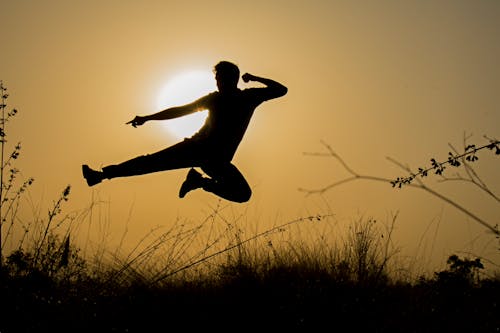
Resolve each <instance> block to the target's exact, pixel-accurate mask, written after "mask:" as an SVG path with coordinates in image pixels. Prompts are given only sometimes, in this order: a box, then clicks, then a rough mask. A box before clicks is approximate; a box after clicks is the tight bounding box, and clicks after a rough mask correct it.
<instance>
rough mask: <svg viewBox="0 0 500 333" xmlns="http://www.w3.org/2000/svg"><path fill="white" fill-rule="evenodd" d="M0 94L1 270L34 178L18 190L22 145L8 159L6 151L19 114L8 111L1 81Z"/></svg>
mask: <svg viewBox="0 0 500 333" xmlns="http://www.w3.org/2000/svg"><path fill="white" fill-rule="evenodd" d="M0 94H1V96H2V103H1V104H0V111H1V114H0V117H1V118H0V270H1V269H2V264H3V251H4V244H5V241H6V239H7V238H8V237H9V235H10V234H11V232H12V229H13V227H14V223H15V220H16V219H15V217H16V215H17V211H18V208H19V204H20V198H21V196H22V194H23V193H24V192H25V191H26V189H27V188H28V187H29V186H30V185H31V184H32V183H33V181H34V179H33V178H31V177H30V178H28V179H26V180H24V181H23V182H22V183H21V184H20V185H19V186H17V188H16V179H17V176H18V174H19V170H18V169H17V168H15V167H14V165H13V163H14V161H15V160H17V158H18V157H19V154H20V151H21V143H20V142H18V143H17V144H16V145H15V146H14V148H13V150H12V152H11V153H10V155H9V156H8V157H6V155H5V149H6V143H7V130H6V126H7V123H8V121H9V120H10V119H11V118H13V117H14V116H15V115H16V114H17V113H18V111H17V109H12V110H11V111H7V98H8V97H9V94H8V93H7V88H6V87H5V86H4V85H3V81H0ZM6 172H8V179H6V176H7V175H6ZM7 219H9V220H7ZM7 223H9V226H8V228H7V232H6V234H5V235H4V233H3V229H4V227H5V225H6V224H7Z"/></svg>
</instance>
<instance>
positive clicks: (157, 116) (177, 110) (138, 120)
mask: <svg viewBox="0 0 500 333" xmlns="http://www.w3.org/2000/svg"><path fill="white" fill-rule="evenodd" d="M205 97H206V96H205ZM205 97H202V98H200V99H198V100H196V101H194V102H193V103H189V104H186V105H182V106H174V107H171V108H168V109H165V110H162V111H159V112H156V113H153V114H150V115H147V116H135V118H134V119H132V120H131V121H129V122H127V123H126V124H127V125H128V124H131V125H132V126H133V127H137V126H141V125H143V124H144V123H145V122H146V121H150V120H168V119H174V118H179V117H182V116H186V115H188V114H191V113H194V112H197V111H201V110H203V109H204V108H203V105H204V98H205Z"/></svg>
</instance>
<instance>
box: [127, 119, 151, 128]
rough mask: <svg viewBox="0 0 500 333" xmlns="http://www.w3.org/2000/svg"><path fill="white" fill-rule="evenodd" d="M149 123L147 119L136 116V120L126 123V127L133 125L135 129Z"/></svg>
mask: <svg viewBox="0 0 500 333" xmlns="http://www.w3.org/2000/svg"><path fill="white" fill-rule="evenodd" d="M146 121H147V119H146V117H141V116H135V118H134V119H132V120H131V121H129V122H127V123H125V124H126V125H128V124H131V125H132V126H133V127H134V128H135V127H137V126H141V125H142V124H144V123H145V122H146Z"/></svg>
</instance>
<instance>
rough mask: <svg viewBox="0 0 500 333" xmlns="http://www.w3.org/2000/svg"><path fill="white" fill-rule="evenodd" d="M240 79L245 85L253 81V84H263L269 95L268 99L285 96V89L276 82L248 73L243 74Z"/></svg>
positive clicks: (286, 89) (286, 90)
mask: <svg viewBox="0 0 500 333" xmlns="http://www.w3.org/2000/svg"><path fill="white" fill-rule="evenodd" d="M241 78H242V79H243V81H244V82H245V83H246V82H248V81H255V82H259V83H262V84H264V85H265V86H266V90H268V91H269V93H270V96H269V97H270V98H277V97H281V96H284V95H286V93H287V92H288V88H287V87H285V86H284V85H282V84H281V83H279V82H276V81H274V80H271V79H267V78H264V77H260V76H256V75H252V74H249V73H245V74H243V76H242V77H241Z"/></svg>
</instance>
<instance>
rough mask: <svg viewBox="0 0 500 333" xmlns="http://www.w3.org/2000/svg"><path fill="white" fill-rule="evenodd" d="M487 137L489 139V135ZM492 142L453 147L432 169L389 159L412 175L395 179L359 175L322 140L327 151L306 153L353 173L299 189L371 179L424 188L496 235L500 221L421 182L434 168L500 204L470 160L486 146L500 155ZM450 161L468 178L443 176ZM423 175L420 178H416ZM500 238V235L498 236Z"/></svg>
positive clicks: (499, 146) (318, 191) (317, 191)
mask: <svg viewBox="0 0 500 333" xmlns="http://www.w3.org/2000/svg"><path fill="white" fill-rule="evenodd" d="M468 139H469V138H468V137H465V138H464V144H465V141H467V140H468ZM487 139H488V138H487ZM488 140H489V143H488V144H485V145H483V146H480V147H478V148H476V145H470V144H465V149H464V150H465V151H464V153H462V154H459V153H457V152H456V150H455V149H454V148H453V147H452V149H454V151H455V153H451V152H450V154H449V158H448V160H446V161H444V162H438V161H437V160H436V159H434V158H433V159H431V167H429V168H419V171H418V172H416V173H415V172H412V170H411V169H410V168H409V167H407V166H405V165H403V164H402V163H400V162H398V161H396V160H394V159H392V158H388V160H389V161H391V162H393V163H394V164H396V165H398V166H399V167H401V168H402V169H403V170H405V171H407V172H408V173H409V174H410V176H408V177H399V178H397V179H396V180H394V179H388V178H384V177H378V176H373V175H363V174H360V173H358V172H356V171H354V169H352V168H351V167H350V166H349V165H348V164H347V163H346V162H345V161H344V160H343V159H342V158H341V157H340V155H338V154H337V153H336V152H335V151H334V150H333V149H332V148H331V147H330V145H328V144H326V143H325V142H322V144H323V146H324V147H325V148H326V150H327V152H324V153H305V154H306V155H309V156H325V157H331V158H334V159H335V160H337V161H338V162H339V163H340V164H341V166H342V167H343V168H344V169H345V170H346V171H347V172H348V173H349V174H350V176H349V177H347V178H345V179H342V180H340V181H337V182H334V183H332V184H329V185H327V186H323V187H321V188H319V189H303V188H299V191H302V192H304V193H306V195H311V194H323V193H325V192H327V191H329V190H331V189H333V188H334V187H337V186H340V185H342V184H346V183H349V182H352V181H355V180H371V181H378V182H384V183H388V184H391V185H392V186H393V187H398V188H399V187H402V186H403V185H405V186H408V187H412V188H418V189H421V190H424V191H426V192H427V193H429V194H431V195H432V196H434V197H437V198H438V199H440V200H442V201H444V202H446V203H448V204H450V205H451V206H453V207H454V208H456V209H457V210H459V211H460V212H462V213H464V214H465V215H467V216H469V217H470V218H472V219H473V220H474V221H476V222H477V223H479V224H481V225H482V226H483V227H486V228H487V229H488V230H489V231H491V232H492V233H493V234H494V235H495V236H496V237H497V238H499V237H500V231H499V230H498V224H492V223H488V222H487V221H485V220H483V219H482V218H480V217H479V216H477V215H476V214H474V213H472V211H471V210H470V209H468V208H466V207H464V206H463V205H461V204H459V203H457V202H455V201H454V200H452V199H451V198H450V197H448V196H446V195H444V194H442V193H440V192H438V191H436V190H434V189H432V188H431V187H429V186H428V185H426V184H424V182H423V181H422V178H423V177H426V176H427V175H428V173H429V171H431V170H434V172H435V174H436V175H439V176H441V177H442V178H441V179H442V180H443V181H451V180H459V181H464V182H471V183H473V184H474V185H476V186H477V187H479V188H480V189H481V190H482V191H484V192H485V193H487V194H488V195H489V196H491V197H492V198H494V199H495V200H496V201H497V202H498V203H500V198H499V197H498V196H497V195H495V194H494V193H493V191H492V190H490V189H489V187H488V186H487V185H486V183H485V182H483V181H482V180H481V178H480V177H479V176H478V174H477V172H476V171H475V170H474V168H473V166H472V165H471V163H473V162H476V161H477V160H478V157H477V152H478V151H480V150H484V149H489V150H494V151H495V154H496V155H499V154H500V141H498V140H496V139H488ZM446 164H450V165H452V166H454V167H459V166H463V168H464V170H465V172H466V174H467V177H464V176H457V177H455V178H447V177H445V176H444V174H443V173H444V170H445V165H446ZM418 175H420V176H421V177H417V176H418ZM499 239H500V238H499Z"/></svg>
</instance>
